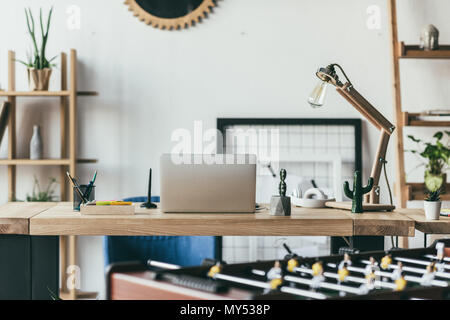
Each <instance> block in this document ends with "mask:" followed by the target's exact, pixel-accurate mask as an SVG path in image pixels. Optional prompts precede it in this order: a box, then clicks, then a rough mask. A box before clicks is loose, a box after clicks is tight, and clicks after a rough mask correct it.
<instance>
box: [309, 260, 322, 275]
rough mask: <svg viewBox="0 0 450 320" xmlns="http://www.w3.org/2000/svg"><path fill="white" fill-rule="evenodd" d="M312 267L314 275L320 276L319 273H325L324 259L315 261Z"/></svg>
mask: <svg viewBox="0 0 450 320" xmlns="http://www.w3.org/2000/svg"><path fill="white" fill-rule="evenodd" d="M311 269H312V275H313V276H318V275H320V274H322V273H323V265H322V261H317V262H316V263H314V264H313V265H312V267H311Z"/></svg>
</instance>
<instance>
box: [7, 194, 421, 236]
mask: <svg viewBox="0 0 450 320" xmlns="http://www.w3.org/2000/svg"><path fill="white" fill-rule="evenodd" d="M0 209H1V207H0ZM105 210H107V208H106V207H105ZM135 212H136V214H135V215H131V216H130V215H123V216H120V215H82V214H80V213H79V212H74V211H73V210H72V204H71V203H68V202H65V203H64V202H62V203H59V204H57V205H55V206H52V207H49V208H48V209H46V210H43V211H42V212H40V213H39V214H37V215H33V216H32V217H31V218H30V220H29V228H30V235H90V236H94V235H97V236H98V235H138V236H142V235H203V236H224V235H226V236H355V235H376V236H389V235H394V236H408V237H411V236H414V221H413V220H412V219H410V218H409V217H407V216H406V215H404V214H403V213H402V211H398V212H397V211H395V212H388V213H380V212H368V213H364V214H352V213H351V212H349V211H345V210H339V209H331V208H321V209H308V208H297V207H293V208H292V214H291V216H290V217H277V216H271V215H270V214H269V212H268V210H267V209H264V210H261V211H258V212H256V213H254V214H253V213H245V214H239V213H227V214H218V213H209V214H208V213H207V214H205V213H189V214H188V213H162V212H161V210H160V209H159V208H158V209H143V208H140V207H139V206H138V205H136V210H135Z"/></svg>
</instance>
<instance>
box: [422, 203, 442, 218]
mask: <svg viewBox="0 0 450 320" xmlns="http://www.w3.org/2000/svg"><path fill="white" fill-rule="evenodd" d="M441 204H442V202H441V201H424V202H423V208H424V209H425V218H426V219H427V220H439V215H440V214H441Z"/></svg>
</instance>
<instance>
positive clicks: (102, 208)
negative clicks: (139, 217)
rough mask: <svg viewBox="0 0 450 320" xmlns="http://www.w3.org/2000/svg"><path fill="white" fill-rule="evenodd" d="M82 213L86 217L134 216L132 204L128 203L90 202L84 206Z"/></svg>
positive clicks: (82, 206)
mask: <svg viewBox="0 0 450 320" xmlns="http://www.w3.org/2000/svg"><path fill="white" fill-rule="evenodd" d="M80 213H81V214H86V215H133V214H134V206H133V203H132V202H126V201H95V200H94V201H90V202H88V203H87V204H82V205H81V207H80Z"/></svg>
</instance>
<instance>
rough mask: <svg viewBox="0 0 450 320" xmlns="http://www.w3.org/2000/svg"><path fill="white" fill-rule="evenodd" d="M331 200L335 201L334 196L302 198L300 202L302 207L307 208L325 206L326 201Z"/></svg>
mask: <svg viewBox="0 0 450 320" xmlns="http://www.w3.org/2000/svg"><path fill="white" fill-rule="evenodd" d="M329 201H335V199H334V198H331V199H306V198H303V199H300V201H299V203H300V206H301V207H305V208H324V207H325V203H326V202H329Z"/></svg>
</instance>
